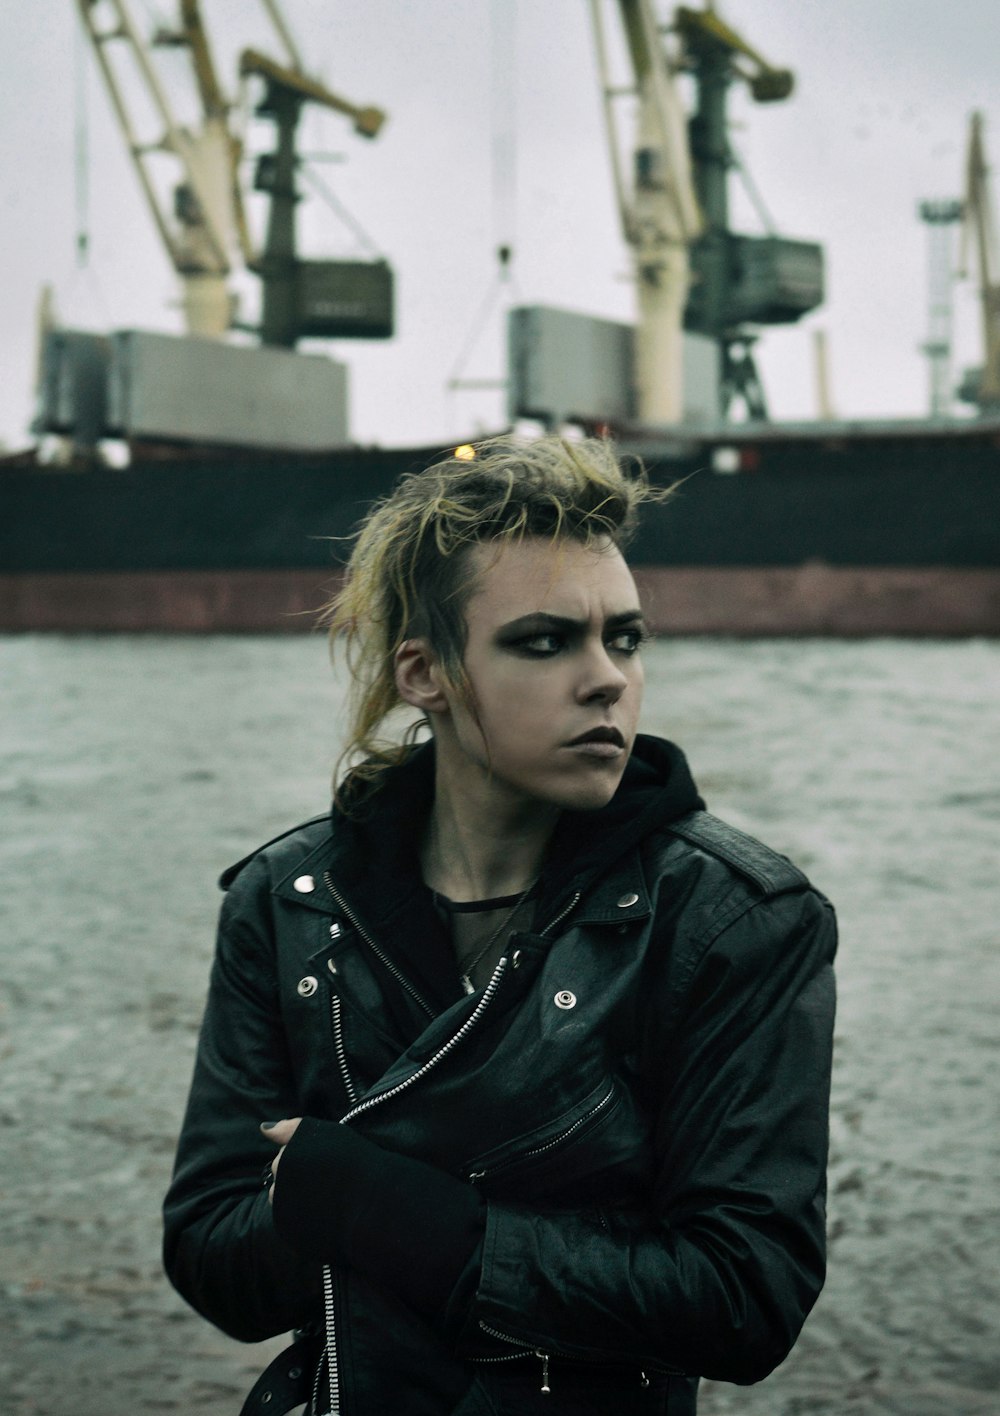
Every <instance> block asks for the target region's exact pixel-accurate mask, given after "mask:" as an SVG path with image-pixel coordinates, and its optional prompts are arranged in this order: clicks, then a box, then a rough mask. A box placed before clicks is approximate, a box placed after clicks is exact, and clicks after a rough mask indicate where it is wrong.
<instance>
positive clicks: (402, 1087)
mask: <svg viewBox="0 0 1000 1416" xmlns="http://www.w3.org/2000/svg"><path fill="white" fill-rule="evenodd" d="M506 970H507V957H506V955H505V956H504V957H503V958H502V959H501V960H500V962H499V963H498V964H497V966H496V968H495V969H494V970H493V976H492V977H491V979H490V981H489V983H488V984H487V985H486V987H485V989H484V990H483V996H482V998H480V1000H479V1002H478V1003H477V1004H476V1006H475V1009H474V1010H473V1012H472V1013H470V1014H469V1016H468V1017H467V1018H466V1020H465V1022H464V1023H463V1024H462V1026H461V1027H460V1028H459V1030H458V1032H456V1033H454V1034H453V1035H452V1036H451V1037H450V1038H449V1039H448V1041H447V1042H446V1043H445V1044H444V1045H443V1046H442V1047H439V1048H438V1050H437V1052H435V1053H434V1055H433V1057H429V1058H428V1059H427V1061H426V1062H425V1063H424V1064H423V1066H422V1067H418V1068H417V1070H416V1071H415V1072H411V1073H410V1075H409V1076H408V1077H404V1078H403V1080H402V1081H401V1082H397V1083H396V1085H395V1086H394V1087H389V1088H388V1090H386V1091H384V1092H379V1094H378V1095H377V1096H370V1097H369V1098H368V1099H367V1101H362V1102H360V1103H359V1104H358V1105H357V1106H354V1107H352V1108H351V1110H350V1111H348V1113H347V1114H346V1116H342V1117H341V1118H340V1119H341V1123H343V1122H345V1121H353V1120H354V1118H355V1117H356V1116H361V1115H362V1114H363V1113H364V1112H365V1111H370V1110H371V1109H372V1107H373V1106H378V1105H379V1104H380V1103H381V1102H383V1101H389V1100H390V1099H391V1098H392V1097H395V1096H399V1094H400V1092H404V1091H407V1090H408V1089H409V1088H410V1087H412V1086H413V1084H414V1082H419V1081H420V1079H421V1078H422V1077H426V1075H427V1073H428V1072H430V1071H431V1070H432V1068H434V1067H436V1066H437V1065H438V1063H439V1062H441V1061H443V1060H444V1058H445V1057H447V1056H448V1054H449V1053H450V1052H452V1051H454V1049H455V1048H456V1047H457V1046H458V1044H459V1043H460V1042H464V1041H465V1039H466V1038H467V1037H468V1036H469V1033H470V1032H472V1031H473V1029H474V1028H475V1027H476V1026H477V1024H478V1023H479V1020H480V1018H481V1017H482V1016H483V1014H484V1013H485V1012H486V1010H487V1008H488V1007H489V1006H490V1004H491V1003H492V1002H493V998H494V995H495V994H496V991H497V989H498V988H499V987H500V981H501V979H502V978H503V976H504V973H505V972H506Z"/></svg>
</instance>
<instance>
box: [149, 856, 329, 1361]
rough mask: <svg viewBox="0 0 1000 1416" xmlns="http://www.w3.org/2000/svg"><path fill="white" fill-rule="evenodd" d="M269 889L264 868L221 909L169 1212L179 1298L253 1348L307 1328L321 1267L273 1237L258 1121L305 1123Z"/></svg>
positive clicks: (269, 1154)
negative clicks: (300, 1118)
mask: <svg viewBox="0 0 1000 1416" xmlns="http://www.w3.org/2000/svg"><path fill="white" fill-rule="evenodd" d="M270 921H271V912H270V881H269V878H268V874H267V868H266V865H265V863H264V862H263V861H262V860H260V859H257V860H255V861H253V862H252V863H251V864H250V865H249V866H247V867H246V869H245V870H244V871H243V872H242V873H241V875H240V876H239V878H238V879H237V881H236V882H235V884H234V886H233V888H232V889H231V890H230V893H229V894H228V895H227V897H226V900H225V902H224V904H223V908H222V915H221V919H220V925H219V935H218V943H217V948H216V954H215V961H214V964H213V968H212V975H211V982H210V985H209V994H208V1002H207V1005H206V1010H205V1016H204V1020H203V1022H202V1028H201V1036H200V1039H199V1044H198V1052H197V1057H196V1061H195V1069H194V1077H193V1079H192V1083H191V1092H190V1096H189V1100H188V1105H187V1112H186V1115H185V1118H184V1124H183V1127H182V1130H181V1136H180V1141H179V1143H178V1151H177V1160H176V1163H175V1167H174V1175H173V1180H172V1183H171V1186H170V1189H169V1192H168V1194H167V1197H166V1201H165V1203H164V1265H165V1267H166V1270H167V1274H168V1276H169V1278H170V1280H171V1282H172V1283H173V1284H174V1286H175V1287H176V1288H177V1290H178V1291H179V1292H180V1293H181V1295H182V1296H183V1297H184V1298H185V1299H186V1300H187V1301H188V1302H189V1303H190V1304H191V1306H192V1307H193V1308H195V1309H196V1310H197V1311H198V1312H199V1313H201V1314H202V1315H203V1316H204V1317H206V1318H208V1319H209V1320H210V1321H211V1322H213V1323H215V1324H216V1325H217V1326H218V1327H220V1328H222V1329H223V1331H224V1332H227V1333H228V1334H229V1335H230V1336H232V1337H236V1338H239V1339H241V1340H243V1341H246V1342H255V1341H260V1340H262V1339H263V1338H265V1337H271V1336H273V1335H274V1334H276V1333H280V1332H287V1331H288V1330H289V1329H290V1328H294V1327H297V1326H302V1325H304V1324H305V1323H306V1322H307V1321H308V1320H309V1319H311V1318H312V1317H314V1316H315V1313H316V1310H317V1304H318V1301H319V1294H320V1287H321V1269H320V1266H319V1264H318V1263H317V1262H316V1261H313V1262H308V1261H306V1260H304V1259H302V1258H301V1257H299V1256H298V1255H297V1254H296V1253H295V1252H294V1250H293V1249H292V1248H290V1247H289V1246H288V1245H287V1244H286V1243H285V1242H284V1240H282V1239H281V1237H280V1236H279V1234H278V1233H277V1231H276V1229H275V1227H274V1221H273V1217H272V1213H271V1206H270V1205H269V1204H268V1201H267V1194H266V1192H265V1190H264V1188H263V1178H264V1175H265V1172H266V1170H267V1167H268V1166H269V1165H270V1162H271V1160H272V1159H273V1158H274V1154H275V1148H274V1145H273V1144H272V1142H270V1141H268V1140H267V1139H266V1138H265V1137H264V1136H262V1135H261V1133H260V1130H259V1125H260V1122H261V1121H268V1120H272V1121H273V1120H279V1119H280V1118H282V1117H284V1116H295V1115H298V1114H299V1110H300V1108H299V1105H298V1103H297V1102H296V1100H295V1091H294V1086H293V1081H292V1072H291V1066H290V1062H289V1058H288V1051H287V1044H286V1041H285V1032H284V1026H283V1021H282V1017H281V1013H280V1008H279V1004H278V988H277V979H276V971H275V962H274V949H273V942H272V937H273V931H272V929H271V927H270Z"/></svg>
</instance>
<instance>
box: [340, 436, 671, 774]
mask: <svg viewBox="0 0 1000 1416" xmlns="http://www.w3.org/2000/svg"><path fill="white" fill-rule="evenodd" d="M462 452H463V454H464V455H463V456H459V455H455V456H452V457H447V458H444V459H443V460H442V461H440V462H436V463H434V464H433V466H431V467H428V468H426V469H425V470H424V471H422V472H416V473H410V474H408V475H407V476H405V477H403V478H402V479H401V481H400V482H399V484H398V486H397V487H396V489H395V490H394V491H393V492H392V493H390V495H389V496H387V497H385V498H383V499H382V500H381V501H380V502H378V503H376V505H375V506H374V507H373V508H372V510H371V512H370V513H369V515H368V516H367V517H366V519H365V521H364V523H363V525H362V527H361V529H360V531H359V533H358V536H357V539H356V541H355V544H354V549H353V552H352V554H351V557H350V560H349V562H348V566H347V571H346V576H345V579H344V582H343V585H342V587H341V589H340V590H339V592H338V593H337V594H336V595H335V596H334V598H333V599H332V600H331V601H330V603H329V604H328V605H327V606H326V607H325V609H324V611H323V614H322V622H323V623H325V624H327V625H328V626H329V630H330V643H331V652H332V653H335V652H336V650H337V648H338V640H339V638H340V637H341V636H343V638H344V640H345V643H346V660H347V665H348V668H349V671H350V675H351V697H350V705H349V732H348V740H347V746H346V747H345V749H344V752H343V754H342V756H341V764H343V763H344V762H345V761H346V760H347V759H350V758H354V759H356V760H355V763H354V765H353V767H352V768H351V772H350V775H349V778H348V780H357V779H359V778H360V779H371V778H375V777H377V776H378V774H379V773H380V772H381V771H382V770H384V769H385V768H386V767H389V766H392V765H393V764H395V763H396V762H398V761H399V760H400V759H401V758H402V757H403V755H404V754H405V752H406V749H407V746H408V745H409V743H410V742H411V741H412V739H413V736H414V733H415V732H416V730H417V729H418V728H419V726H420V724H419V723H417V724H413V725H411V728H410V730H409V731H408V732H407V733H406V734H405V735H404V736H403V738H402V740H392V739H390V738H388V737H387V736H385V735H384V734H383V733H382V732H381V731H380V730H381V729H382V728H383V725H384V723H385V720H386V719H387V718H388V717H389V715H390V714H391V713H392V712H393V710H394V709H396V708H398V707H400V706H401V699H400V697H399V693H398V691H397V689H396V680H395V656H396V651H397V649H398V648H399V647H400V645H401V644H402V643H403V642H404V641H405V640H407V639H413V638H417V637H422V638H426V639H427V641H428V642H429V644H430V646H431V648H432V649H433V651H434V652H435V654H436V655H437V657H438V659H439V662H440V664H441V666H442V668H443V670H444V672H445V674H446V675H447V677H448V678H449V679H450V681H451V682H452V683H453V684H454V685H455V687H456V688H457V689H458V691H459V692H460V693H462V694H463V696H465V697H466V700H467V701H469V699H470V698H471V689H470V686H469V683H468V680H467V678H466V675H465V670H464V666H463V662H462V661H463V656H464V652H465V616H464V610H465V606H466V604H467V603H468V600H469V597H470V596H471V594H472V593H473V591H474V590H475V586H476V582H475V580H474V579H473V578H472V577H470V576H469V575H468V573H467V560H468V552H469V550H470V549H471V548H472V547H474V546H477V545H482V544H484V543H494V544H496V546H497V549H498V550H499V549H500V548H501V547H502V545H503V544H504V543H505V542H510V541H514V540H518V539H521V538H523V537H525V536H545V537H549V538H551V539H552V540H558V539H561V538H566V539H571V540H574V541H580V542H583V543H584V544H591V543H592V542H595V541H598V540H604V539H607V540H609V541H610V542H611V543H612V544H613V545H615V546H617V547H618V548H619V549H622V548H623V547H624V546H625V545H626V544H627V542H628V540H629V538H630V537H631V535H632V533H633V531H634V530H635V527H636V523H637V521H638V511H639V507H640V506H641V505H642V503H644V502H647V501H652V500H663V499H664V498H665V497H666V496H667V495H669V493H668V492H667V491H666V490H664V489H660V488H654V487H651V486H650V484H649V481H648V478H647V476H646V473H645V470H644V469H643V467H642V465H641V463H640V462H639V461H638V459H630V462H631V463H632V465H631V466H630V468H629V470H628V471H626V468H625V466H624V465H623V461H622V459H621V458H620V457H619V455H618V454H617V453H616V451H615V449H614V447H613V445H612V444H611V443H610V442H607V441H603V440H598V439H596V438H589V439H585V440H583V441H581V442H567V441H566V440H564V439H563V438H560V437H555V436H549V437H543V438H540V439H538V440H537V441H535V442H530V443H520V442H515V441H514V440H512V439H511V438H509V437H499V438H491V439H489V440H487V441H483V442H480V443H478V444H475V445H473V446H472V447H471V448H469V449H462ZM338 799H342V796H341V793H340V792H338Z"/></svg>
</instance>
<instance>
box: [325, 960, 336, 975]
mask: <svg viewBox="0 0 1000 1416" xmlns="http://www.w3.org/2000/svg"><path fill="white" fill-rule="evenodd" d="M326 966H327V968H328V969H329V970H330V972H331V973H332V974H335V973H336V972H337V961H336V960H335V959H327V961H326Z"/></svg>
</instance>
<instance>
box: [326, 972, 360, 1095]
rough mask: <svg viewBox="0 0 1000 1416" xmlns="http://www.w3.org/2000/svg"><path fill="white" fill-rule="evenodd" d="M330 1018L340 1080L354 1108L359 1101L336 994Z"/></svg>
mask: <svg viewBox="0 0 1000 1416" xmlns="http://www.w3.org/2000/svg"><path fill="white" fill-rule="evenodd" d="M330 1016H331V1020H332V1023H333V1050H334V1052H335V1053H336V1054H337V1066H338V1067H339V1069H340V1079H341V1081H342V1082H343V1083H344V1091H345V1092H346V1093H347V1104H348V1106H353V1105H354V1103H355V1102H356V1101H357V1099H358V1094H357V1092H356V1091H355V1089H354V1082H353V1080H352V1079H351V1072H350V1068H349V1067H348V1065H347V1048H346V1047H345V1046H344V1020H343V1013H342V1004H341V1001H340V998H339V997H338V996H337V994H336V993H332V994H331V995H330Z"/></svg>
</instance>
